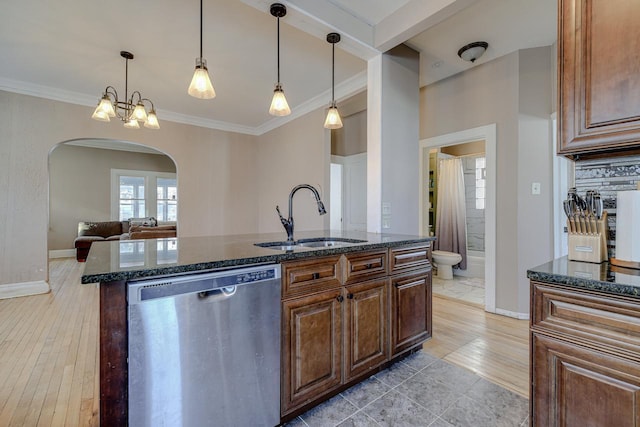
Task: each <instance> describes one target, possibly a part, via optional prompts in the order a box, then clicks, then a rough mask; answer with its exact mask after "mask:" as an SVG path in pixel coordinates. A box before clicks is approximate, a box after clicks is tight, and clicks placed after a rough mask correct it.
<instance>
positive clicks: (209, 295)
mask: <svg viewBox="0 0 640 427" xmlns="http://www.w3.org/2000/svg"><path fill="white" fill-rule="evenodd" d="M237 290H238V287H237V286H225V287H224V288H218V289H211V290H208V291H202V292H198V299H199V300H208V301H211V302H215V301H224V300H226V299H228V298H231V297H232V296H234V295H235V293H236V291H237Z"/></svg>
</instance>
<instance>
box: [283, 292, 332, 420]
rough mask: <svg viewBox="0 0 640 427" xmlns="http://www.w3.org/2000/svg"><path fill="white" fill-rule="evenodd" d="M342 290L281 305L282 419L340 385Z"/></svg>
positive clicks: (292, 300) (284, 302) (293, 300)
mask: <svg viewBox="0 0 640 427" xmlns="http://www.w3.org/2000/svg"><path fill="white" fill-rule="evenodd" d="M343 299H344V297H343V296H342V288H338V289H332V290H328V291H325V292H322V293H319V294H314V295H311V296H307V297H302V298H297V299H291V300H288V301H283V303H282V310H283V311H282V328H283V330H282V358H283V359H282V385H281V388H282V405H281V410H282V415H283V416H284V415H285V414H287V413H289V412H291V411H293V410H294V409H296V408H298V407H300V406H302V405H303V404H305V403H307V402H309V401H311V400H314V399H316V398H318V397H320V396H322V394H324V393H326V392H328V391H331V390H333V389H334V388H336V387H338V386H340V384H341V382H342V304H343V302H342V301H343Z"/></svg>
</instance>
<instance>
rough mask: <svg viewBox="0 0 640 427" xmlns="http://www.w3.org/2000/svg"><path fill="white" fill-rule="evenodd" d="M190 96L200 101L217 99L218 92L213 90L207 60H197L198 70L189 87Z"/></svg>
mask: <svg viewBox="0 0 640 427" xmlns="http://www.w3.org/2000/svg"><path fill="white" fill-rule="evenodd" d="M189 95H191V96H193V97H194V98H199V99H213V98H215V97H216V91H215V90H214V89H213V85H212V84H211V79H209V71H208V70H207V60H206V59H202V58H196V70H195V72H194V73H193V78H192V79H191V84H190V85H189Z"/></svg>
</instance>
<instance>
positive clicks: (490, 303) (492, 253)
mask: <svg viewBox="0 0 640 427" xmlns="http://www.w3.org/2000/svg"><path fill="white" fill-rule="evenodd" d="M475 141H484V146H485V148H484V151H485V154H484V156H485V157H484V158H485V160H484V162H485V163H484V168H485V173H484V180H485V182H484V185H485V191H484V219H485V221H484V259H483V260H482V261H481V262H482V263H483V264H484V309H485V310H486V311H488V312H491V313H495V310H496V295H495V292H496V283H495V280H496V125H495V124H490V125H487V126H481V127H477V128H473V129H467V130H464V131H460V132H454V133H449V134H446V135H440V136H437V137H433V138H428V139H424V140H421V141H420V156H419V158H420V191H419V203H420V231H421V233H422V234H423V235H426V234H428V233H429V231H430V224H429V217H430V216H429V208H430V207H431V204H430V203H432V202H430V201H429V198H428V197H429V196H428V195H429V185H430V182H431V181H430V176H429V154H430V152H431V151H432V150H434V149H442V148H443V147H451V146H455V145H460V144H466V143H471V142H475ZM431 230H432V229H431ZM436 237H437V236H436Z"/></svg>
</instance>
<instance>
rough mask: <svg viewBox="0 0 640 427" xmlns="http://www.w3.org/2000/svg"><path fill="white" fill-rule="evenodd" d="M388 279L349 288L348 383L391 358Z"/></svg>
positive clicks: (347, 309) (347, 305)
mask: <svg viewBox="0 0 640 427" xmlns="http://www.w3.org/2000/svg"><path fill="white" fill-rule="evenodd" d="M388 286H389V285H388V281H387V279H386V278H384V279H378V280H372V281H369V282H364V283H359V284H355V285H351V286H347V288H346V299H345V303H346V305H345V318H344V323H345V341H344V342H345V377H346V378H345V380H346V381H348V380H350V379H351V378H353V377H356V376H358V375H360V374H362V373H365V372H367V371H368V370H370V369H373V368H376V367H378V366H380V365H381V364H382V363H384V362H386V361H387V359H388V356H389V328H388V326H387V324H388V319H389V296H388V295H389V293H388Z"/></svg>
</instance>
